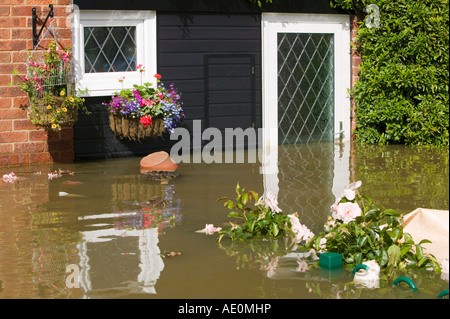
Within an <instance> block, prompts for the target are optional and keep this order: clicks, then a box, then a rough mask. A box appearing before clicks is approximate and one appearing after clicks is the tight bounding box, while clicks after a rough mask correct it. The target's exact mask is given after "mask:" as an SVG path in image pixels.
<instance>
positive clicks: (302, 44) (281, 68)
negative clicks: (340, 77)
mask: <svg viewBox="0 0 450 319" xmlns="http://www.w3.org/2000/svg"><path fill="white" fill-rule="evenodd" d="M278 96H279V102H278V127H279V144H296V143H303V142H329V141H333V135H334V35H333V34H315V33H279V34H278Z"/></svg>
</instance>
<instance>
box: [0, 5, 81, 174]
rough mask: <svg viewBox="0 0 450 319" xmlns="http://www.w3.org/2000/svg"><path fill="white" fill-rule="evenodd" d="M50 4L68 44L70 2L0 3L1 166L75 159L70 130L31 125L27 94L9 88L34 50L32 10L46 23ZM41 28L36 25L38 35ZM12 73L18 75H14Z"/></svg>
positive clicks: (12, 87) (69, 38) (24, 71)
mask: <svg viewBox="0 0 450 319" xmlns="http://www.w3.org/2000/svg"><path fill="white" fill-rule="evenodd" d="M49 4H53V6H54V19H55V22H54V26H56V27H57V30H58V33H59V35H60V36H61V38H62V40H63V43H64V44H65V45H68V46H69V45H71V38H72V31H71V29H70V28H69V27H67V17H68V15H69V14H70V10H68V7H69V6H71V4H72V0H52V1H49V0H0V166H2V165H22V164H32V163H47V162H67V161H73V158H74V152H73V129H72V128H64V129H63V130H61V131H60V132H53V131H47V130H44V129H42V128H40V127H37V126H34V125H32V124H31V123H30V121H29V120H28V115H27V107H28V98H27V96H26V94H24V92H23V91H22V90H21V89H20V88H18V87H17V86H9V85H8V84H9V83H10V82H11V81H15V82H16V81H17V80H19V79H20V78H21V77H23V76H24V75H25V74H26V59H27V53H28V52H29V51H31V50H32V49H33V41H32V19H31V10H32V8H33V7H35V8H36V12H37V15H38V17H40V18H41V19H42V20H45V17H46V16H47V13H48V11H49V7H48V5H49ZM50 19H51V18H50ZM48 24H49V23H47V25H48ZM40 28H41V26H40V25H39V24H38V27H37V29H38V32H39V30H40ZM44 30H45V29H44ZM44 32H45V31H44ZM13 70H17V71H18V72H19V73H20V74H21V76H13V75H12V72H13Z"/></svg>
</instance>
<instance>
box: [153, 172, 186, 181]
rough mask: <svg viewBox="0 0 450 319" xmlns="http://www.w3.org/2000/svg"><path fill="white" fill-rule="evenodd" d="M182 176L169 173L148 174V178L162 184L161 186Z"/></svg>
mask: <svg viewBox="0 0 450 319" xmlns="http://www.w3.org/2000/svg"><path fill="white" fill-rule="evenodd" d="M179 175H180V174H178V173H175V172H167V171H151V172H147V176H148V177H149V178H150V179H151V180H152V181H156V182H161V184H167V183H169V181H170V180H171V179H174V178H176V177H178V176H179Z"/></svg>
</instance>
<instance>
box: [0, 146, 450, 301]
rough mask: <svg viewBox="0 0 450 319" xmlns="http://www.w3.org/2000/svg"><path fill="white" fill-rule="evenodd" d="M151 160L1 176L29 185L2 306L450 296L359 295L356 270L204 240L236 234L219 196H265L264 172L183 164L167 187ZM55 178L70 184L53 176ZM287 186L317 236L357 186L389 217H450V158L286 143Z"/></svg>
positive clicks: (287, 201) (18, 200)
mask: <svg viewBox="0 0 450 319" xmlns="http://www.w3.org/2000/svg"><path fill="white" fill-rule="evenodd" d="M140 159H141V158H140V157H134V158H125V159H111V160H98V161H88V162H75V163H70V164H58V163H55V164H51V165H35V166H26V167H11V168H6V167H0V173H1V174H2V176H3V174H8V173H11V172H14V173H15V174H16V175H17V176H18V177H19V179H18V181H16V183H14V184H11V183H6V182H3V181H1V180H0V299H9V298H34V299H38V298H74V299H78V298H148V299H159V298H165V299H197V298H205V299H216V298H221V299H230V298H232V299H242V298H250V299H255V298H256V299H259V298H261V299H265V298H272V299H294V298H295V299H331V298H343V299H353V298H371V299H373V298H383V299H384V298H386V299H393V298H398V299H405V298H436V296H437V295H438V294H439V293H440V292H441V291H442V290H443V289H448V281H445V280H443V279H441V278H440V276H439V275H434V274H432V273H427V272H425V273H417V274H414V278H415V279H414V280H415V283H416V285H417V286H418V287H419V291H418V292H413V291H411V290H408V289H403V288H399V287H384V288H379V289H373V290H368V289H362V288H356V287H355V286H353V285H347V283H349V282H350V281H351V279H352V278H351V273H348V272H346V271H343V272H342V273H338V274H330V273H325V272H323V271H320V270H319V269H312V270H310V271H306V272H300V271H298V270H297V268H298V264H297V263H296V260H295V258H290V256H289V255H288V256H285V257H284V258H281V259H280V260H279V263H278V267H277V268H276V269H274V271H271V270H269V268H268V267H267V266H268V260H267V259H264V258H265V257H267V254H270V253H273V251H274V248H273V247H265V246H264V245H263V246H264V247H261V246H258V245H254V246H252V247H251V246H250V245H245V244H244V245H235V246H234V247H232V246H231V245H230V244H231V243H230V242H228V241H226V240H225V241H224V242H223V246H219V245H218V243H217V242H216V237H215V236H208V235H205V234H199V233H196V231H197V230H200V229H202V228H204V227H205V224H207V223H213V224H215V225H216V226H225V225H226V223H227V221H228V218H227V214H228V210H226V209H224V208H223V205H222V204H220V203H217V202H216V199H217V198H219V197H222V196H230V197H232V196H233V195H234V189H235V186H236V183H238V182H239V183H240V185H241V186H245V187H246V188H247V189H252V190H255V191H257V192H259V193H260V194H262V193H263V183H264V180H263V176H262V175H261V174H260V173H259V167H260V165H259V164H209V165H208V164H193V163H190V164H187V163H184V164H180V166H179V169H178V170H177V173H178V174H179V176H178V177H175V178H173V179H171V180H169V181H167V182H165V183H161V182H160V181H155V180H152V179H150V178H149V177H148V176H146V175H143V174H140V172H139V161H140ZM55 170H61V171H62V173H63V174H62V176H60V177H56V178H53V179H49V178H48V173H49V172H54V171H55ZM278 178H279V201H280V207H281V208H282V209H283V211H284V212H285V213H291V212H298V213H299V215H300V220H301V221H302V223H304V224H306V225H307V226H308V227H309V228H310V229H311V230H312V231H313V232H315V233H318V232H320V231H321V230H322V226H323V224H324V223H325V221H326V219H327V217H328V216H329V214H330V206H331V205H332V204H333V202H334V200H335V196H339V195H340V194H341V193H342V191H343V189H344V187H345V186H346V185H348V184H349V183H350V182H352V181H357V180H361V181H362V183H363V186H362V187H361V188H360V190H361V192H363V193H364V194H365V195H368V196H369V197H371V198H372V199H373V200H374V201H375V203H377V204H379V205H380V206H384V207H386V208H394V209H397V210H399V211H400V212H402V213H408V212H411V211H413V210H414V209H416V208H418V207H422V208H433V209H443V210H448V209H449V154H448V149H446V150H434V149H415V148H409V147H404V146H389V147H377V146H364V147H362V146H358V145H356V146H353V147H352V148H350V147H349V146H348V145H333V144H308V145H293V146H281V147H280V149H279V174H278ZM61 192H63V193H61ZM65 193H67V194H69V195H65ZM64 195H65V196H64ZM68 268H69V269H68ZM75 277H76V278H78V279H79V287H78V288H77V286H76V285H75V284H76V282H75V281H72V279H73V278H75Z"/></svg>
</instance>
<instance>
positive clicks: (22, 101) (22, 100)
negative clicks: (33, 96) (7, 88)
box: [12, 96, 30, 108]
mask: <svg viewBox="0 0 450 319" xmlns="http://www.w3.org/2000/svg"><path fill="white" fill-rule="evenodd" d="M12 101H13V107H15V108H27V107H28V106H29V105H30V103H29V100H28V97H27V96H18V97H13V98H12Z"/></svg>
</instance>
